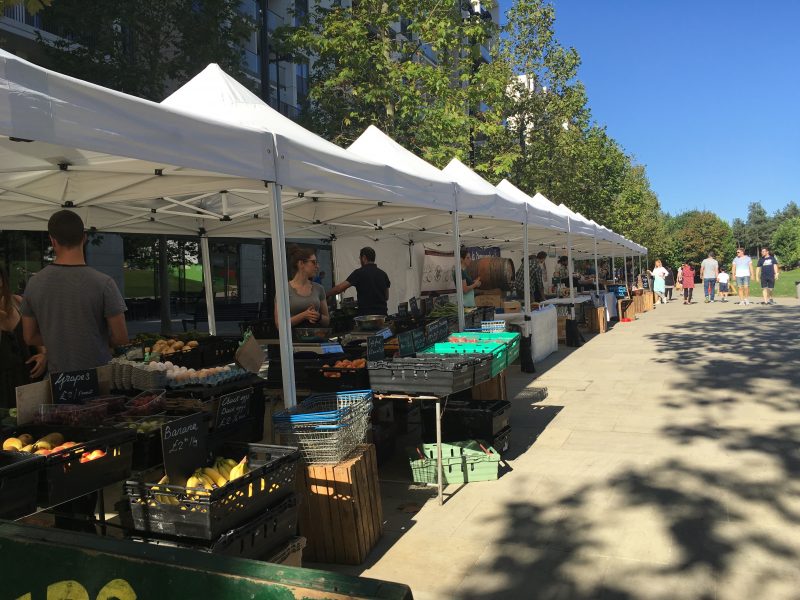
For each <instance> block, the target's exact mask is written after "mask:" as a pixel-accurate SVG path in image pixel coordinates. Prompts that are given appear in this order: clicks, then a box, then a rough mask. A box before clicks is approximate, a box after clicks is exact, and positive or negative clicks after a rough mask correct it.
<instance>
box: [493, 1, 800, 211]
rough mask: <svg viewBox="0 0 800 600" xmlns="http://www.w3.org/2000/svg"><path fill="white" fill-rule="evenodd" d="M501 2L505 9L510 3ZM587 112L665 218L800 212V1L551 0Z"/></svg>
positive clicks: (556, 29) (557, 25) (556, 26)
mask: <svg viewBox="0 0 800 600" xmlns="http://www.w3.org/2000/svg"><path fill="white" fill-rule="evenodd" d="M510 4H511V0H502V2H501V6H503V7H507V6H510ZM553 4H554V6H555V8H556V23H555V31H556V36H557V38H558V40H559V41H560V42H561V44H562V45H564V46H572V47H574V48H575V49H576V50H578V52H579V54H580V55H581V59H582V66H581V68H580V71H579V79H580V80H581V81H583V83H584V84H585V86H586V89H587V94H588V98H589V107H590V109H591V111H592V116H593V118H594V119H595V121H596V122H598V123H599V124H604V125H606V126H607V128H608V132H609V134H610V135H611V136H612V137H613V138H615V139H616V140H617V141H618V142H619V143H621V144H622V146H623V147H624V148H625V150H626V152H627V153H628V154H630V155H633V156H634V157H635V159H636V160H637V161H638V162H640V163H643V164H645V165H646V166H647V173H648V175H649V177H650V182H651V185H652V188H653V190H654V191H655V192H656V193H657V194H658V197H659V199H660V201H661V206H662V208H663V209H664V210H666V211H668V212H670V213H673V214H675V213H678V212H683V211H684V210H688V209H693V208H698V209H707V210H712V211H714V212H716V213H717V214H719V215H720V216H721V217H722V218H724V219H726V220H729V221H730V220H732V219H733V218H735V217H741V218H746V214H747V205H748V203H750V202H754V201H760V202H761V203H762V204H763V206H764V207H765V208H766V210H767V212H769V213H772V212H774V211H776V210H779V209H781V208H782V207H783V206H784V205H785V204H786V203H787V202H789V201H790V200H794V201H795V202H798V203H799V204H800V125H799V124H798V123H800V119H799V118H798V117H799V115H798V109H800V102H799V101H800V34H798V29H797V28H798V24H800V2H798V1H794V0H782V1H778V0H766V1H765V2H762V3H753V2H744V1H741V0H727V1H725V0H696V1H694V2H689V1H685V0H555V1H554V2H553Z"/></svg>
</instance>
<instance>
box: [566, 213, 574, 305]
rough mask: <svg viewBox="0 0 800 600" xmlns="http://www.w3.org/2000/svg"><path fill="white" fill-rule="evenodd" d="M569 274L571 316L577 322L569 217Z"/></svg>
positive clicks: (570, 222) (570, 220)
mask: <svg viewBox="0 0 800 600" xmlns="http://www.w3.org/2000/svg"><path fill="white" fill-rule="evenodd" d="M567 274H568V276H569V280H568V281H569V298H570V300H572V305H571V306H572V309H571V310H570V314H571V315H572V320H573V321H574V320H575V281H574V280H573V279H572V219H570V218H569V217H567Z"/></svg>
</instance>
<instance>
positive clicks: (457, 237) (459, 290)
mask: <svg viewBox="0 0 800 600" xmlns="http://www.w3.org/2000/svg"><path fill="white" fill-rule="evenodd" d="M459 227H460V226H459V223H458V210H454V211H453V259H454V261H455V264H456V270H455V271H454V275H455V277H454V279H455V285H456V303H457V304H458V330H459V331H464V329H465V325H464V284H463V283H462V282H461V230H460V228H459Z"/></svg>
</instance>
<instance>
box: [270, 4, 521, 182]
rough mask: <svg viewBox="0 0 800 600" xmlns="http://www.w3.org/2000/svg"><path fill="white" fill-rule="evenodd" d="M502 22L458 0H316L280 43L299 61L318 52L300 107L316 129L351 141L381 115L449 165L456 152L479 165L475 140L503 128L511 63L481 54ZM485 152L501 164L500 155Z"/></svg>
mask: <svg viewBox="0 0 800 600" xmlns="http://www.w3.org/2000/svg"><path fill="white" fill-rule="evenodd" d="M398 23H399V24H400V31H397V24H398ZM497 32H498V26H497V25H496V24H495V23H492V22H491V21H490V20H487V19H483V18H481V16H480V15H475V14H472V15H470V16H469V17H467V18H462V12H461V10H460V8H459V5H458V3H454V2H445V3H429V2H418V1H417V0H389V1H384V0H361V1H359V2H353V3H352V4H350V5H343V4H341V3H333V4H332V5H328V4H325V5H323V3H314V7H313V8H312V9H311V10H310V11H309V13H308V15H307V16H306V17H305V18H304V20H303V21H302V22H301V23H299V24H298V25H297V26H287V27H283V28H281V29H279V30H278V31H276V35H275V40H276V41H275V45H276V47H277V48H278V52H279V53H280V54H282V55H287V56H290V57H292V58H293V60H295V61H298V62H299V61H301V60H307V58H308V57H313V62H312V63H311V70H310V74H309V95H308V101H307V103H306V105H305V106H304V107H303V111H302V117H301V119H302V122H303V123H304V124H305V125H307V126H308V127H309V128H310V129H312V130H313V131H315V132H317V133H318V134H320V135H322V136H323V137H325V138H327V139H329V140H331V141H333V142H334V143H337V144H339V145H343V146H346V145H348V144H350V143H351V142H352V141H354V140H355V139H356V138H357V137H358V136H359V135H361V133H362V132H363V131H364V129H365V128H366V127H367V126H368V125H375V126H376V127H378V128H380V129H381V130H383V131H384V132H385V133H387V134H388V135H390V136H391V137H393V138H394V139H396V140H397V141H398V142H399V143H400V144H402V145H403V146H404V147H406V148H408V149H409V150H411V151H412V152H415V153H416V154H418V155H420V156H422V157H424V158H425V159H427V160H429V161H431V162H432V163H433V164H435V165H437V166H439V167H442V166H444V165H445V164H447V163H448V162H449V161H450V160H451V159H452V158H453V156H456V157H458V158H460V159H462V160H464V161H465V162H471V163H473V164H475V165H476V163H477V161H478V159H477V158H476V156H474V155H473V156H470V148H471V146H472V147H473V148H474V147H476V146H477V145H479V143H480V142H481V140H483V139H484V138H487V137H491V136H494V135H496V134H497V133H498V132H500V131H501V130H502V128H503V119H502V114H501V106H502V102H503V98H504V94H505V87H506V85H507V82H508V80H509V78H510V72H509V71H508V69H507V68H506V65H505V64H504V63H503V62H498V61H495V62H492V63H489V64H487V63H486V62H484V61H482V60H479V54H480V47H481V46H484V47H486V46H488V45H489V44H490V40H491V38H492V37H493V36H495V35H496V34H497ZM431 59H432V60H431ZM471 142H472V143H471ZM486 160H487V161H488V164H486V165H481V166H482V168H483V169H484V170H489V171H491V170H494V166H493V165H492V164H491V163H492V161H494V160H496V158H495V157H491V156H487V158H486ZM476 166H477V165H476Z"/></svg>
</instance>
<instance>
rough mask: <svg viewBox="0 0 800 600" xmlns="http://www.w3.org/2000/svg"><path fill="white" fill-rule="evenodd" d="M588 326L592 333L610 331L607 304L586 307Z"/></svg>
mask: <svg viewBox="0 0 800 600" xmlns="http://www.w3.org/2000/svg"><path fill="white" fill-rule="evenodd" d="M586 327H587V328H588V329H589V332H590V333H605V332H606V331H608V321H606V308H605V306H600V307H594V306H593V307H592V308H587V309H586Z"/></svg>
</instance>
